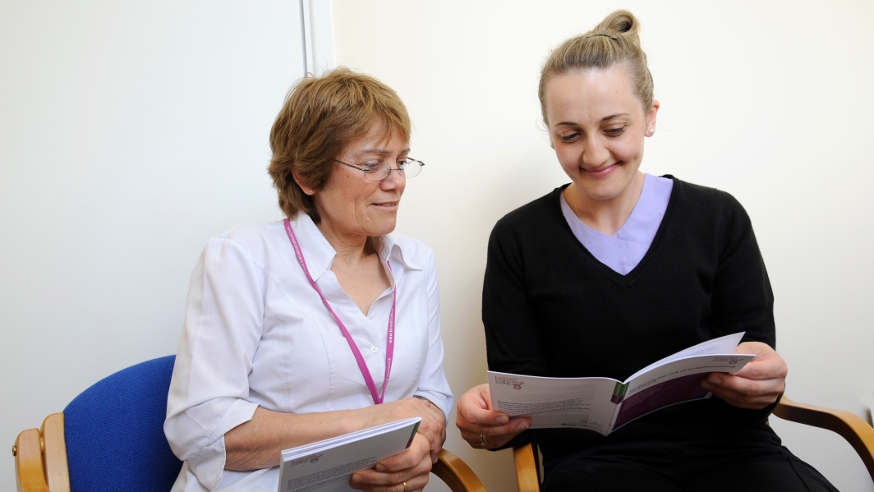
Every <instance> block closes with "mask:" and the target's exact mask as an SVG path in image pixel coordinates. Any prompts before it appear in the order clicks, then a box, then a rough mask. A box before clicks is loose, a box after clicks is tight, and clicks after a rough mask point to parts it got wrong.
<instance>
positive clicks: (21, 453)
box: [13, 355, 485, 492]
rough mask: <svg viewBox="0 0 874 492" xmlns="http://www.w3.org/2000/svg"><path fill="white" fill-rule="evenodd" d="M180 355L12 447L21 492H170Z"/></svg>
mask: <svg viewBox="0 0 874 492" xmlns="http://www.w3.org/2000/svg"><path fill="white" fill-rule="evenodd" d="M175 360H176V357H175V356H173V355H170V356H167V357H160V358H158V359H153V360H150V361H146V362H142V363H140V364H137V365H135V366H131V367H128V368H127V369H123V370H121V371H119V372H117V373H115V374H113V375H111V376H109V377H107V378H105V379H103V380H101V381H99V382H97V383H96V384H94V385H93V386H91V387H90V388H88V389H87V390H85V391H83V392H82V393H81V394H80V395H79V396H77V397H76V398H75V399H74V400H73V401H72V402H70V404H69V405H67V408H65V409H64V412H63V413H56V414H52V415H49V416H48V417H46V419H45V421H44V422H43V426H42V428H41V429H29V430H26V431H23V432H22V433H21V434H19V435H18V439H16V441H15V446H14V447H13V454H14V455H15V474H16V481H17V484H18V491H19V492H70V491H73V492H104V491H118V490H123V491H125V492H138V491H144V492H161V491H169V490H170V488H171V487H172V486H173V482H174V481H175V480H176V476H177V475H178V474H179V470H180V469H181V468H182V462H181V461H179V459H177V458H176V456H175V455H174V454H173V452H172V451H171V450H170V445H169V444H168V443H167V439H166V438H165V437H164V417H165V416H166V413H167V391H168V390H169V388H170V377H171V374H172V373H173V363H174V362H175ZM432 472H433V473H434V474H435V475H437V476H438V477H439V478H441V479H442V480H443V481H444V482H446V484H447V485H449V487H450V488H451V489H452V490H454V491H458V492H485V488H483V486H482V483H480V481H479V479H478V478H477V477H476V475H475V474H474V473H473V472H472V471H471V470H470V468H469V467H468V466H467V465H466V464H465V463H464V462H463V461H461V460H460V459H459V458H457V457H456V456H455V455H453V454H452V453H450V452H448V451H446V450H443V451H442V452H441V454H440V461H439V462H438V463H437V464H435V465H434V468H433V470H432Z"/></svg>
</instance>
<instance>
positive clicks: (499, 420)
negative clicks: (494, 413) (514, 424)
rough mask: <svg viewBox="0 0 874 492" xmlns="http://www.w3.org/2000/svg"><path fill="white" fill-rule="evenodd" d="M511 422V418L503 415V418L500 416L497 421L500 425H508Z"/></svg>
mask: <svg viewBox="0 0 874 492" xmlns="http://www.w3.org/2000/svg"><path fill="white" fill-rule="evenodd" d="M509 421H510V417H507V416H506V415H501V416H499V417H498V420H497V422H498V425H504V424H506V423H507V422H509Z"/></svg>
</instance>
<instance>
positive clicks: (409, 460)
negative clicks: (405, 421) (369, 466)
mask: <svg viewBox="0 0 874 492" xmlns="http://www.w3.org/2000/svg"><path fill="white" fill-rule="evenodd" d="M430 449H431V443H429V442H428V441H427V440H426V439H425V438H423V437H422V436H419V435H416V436H414V437H413V442H412V444H410V447H409V448H407V450H406V451H404V452H403V453H399V454H396V455H394V456H390V457H388V458H386V459H384V460H382V461H380V462H379V463H377V464H376V466H374V469H375V470H376V471H378V472H382V473H391V472H397V471H400V470H409V469H412V468H415V467H417V466H424V465H423V461H424V462H426V463H427V464H428V469H429V470H430V469H431V453H430Z"/></svg>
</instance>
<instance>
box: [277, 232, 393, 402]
mask: <svg viewBox="0 0 874 492" xmlns="http://www.w3.org/2000/svg"><path fill="white" fill-rule="evenodd" d="M285 232H286V234H288V240H289V241H291V246H292V247H293V248H294V254H295V255H296V256H297V261H298V263H300V266H301V268H303V272H304V273H305V274H306V276H307V279H309V281H310V283H311V284H313V289H316V292H318V294H319V297H321V298H322V302H324V303H325V307H327V308H328V311H330V312H331V316H333V317H334V319H335V320H336V321H337V324H338V325H340V330H341V331H342V332H343V336H344V337H346V341H347V342H348V343H349V348H350V349H352V353H353V354H354V355H355V360H356V361H358V368H359V369H361V375H362V376H364V381H365V382H366V383H367V388H368V389H369V390H370V396H371V397H372V398H373V403H375V404H377V405H379V404H380V403H382V402H383V398H384V397H385V388H386V387H388V375H389V374H390V373H391V361H392V357H393V356H394V351H395V339H394V333H395V306H396V305H397V301H398V292H397V287H395V288H394V289H393V290H392V304H391V313H389V318H388V335H387V338H388V346H387V348H386V354H385V381H383V383H382V394H381V395H380V394H379V393H377V392H376V384H374V383H373V378H372V377H371V376H370V371H369V370H368V369H367V364H366V363H365V362H364V357H362V356H361V351H360V350H358V345H356V344H355V340H352V335H350V334H349V330H347V329H346V326H344V325H343V322H342V321H340V318H339V317H338V316H337V313H335V312H334V310H333V309H331V305H330V304H328V300H327V299H325V296H324V295H322V291H321V290H320V289H319V286H318V285H316V281H315V280H313V277H312V276H311V275H310V271H309V269H308V268H307V262H306V260H304V258H303V252H302V251H301V250H300V245H299V244H298V242H297V237H296V236H295V235H294V231H293V230H291V222H289V220H288V219H285ZM385 263H386V265H388V269H389V271H391V263H389V262H388V261H387V260H386V262H385Z"/></svg>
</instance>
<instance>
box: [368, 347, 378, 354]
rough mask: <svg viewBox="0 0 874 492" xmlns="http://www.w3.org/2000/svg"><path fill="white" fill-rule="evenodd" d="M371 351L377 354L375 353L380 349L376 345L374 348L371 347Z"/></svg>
mask: <svg viewBox="0 0 874 492" xmlns="http://www.w3.org/2000/svg"><path fill="white" fill-rule="evenodd" d="M370 351H371V352H373V353H374V354H375V353H377V352H379V348H378V347H377V346H376V345H374V346H373V347H370Z"/></svg>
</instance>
